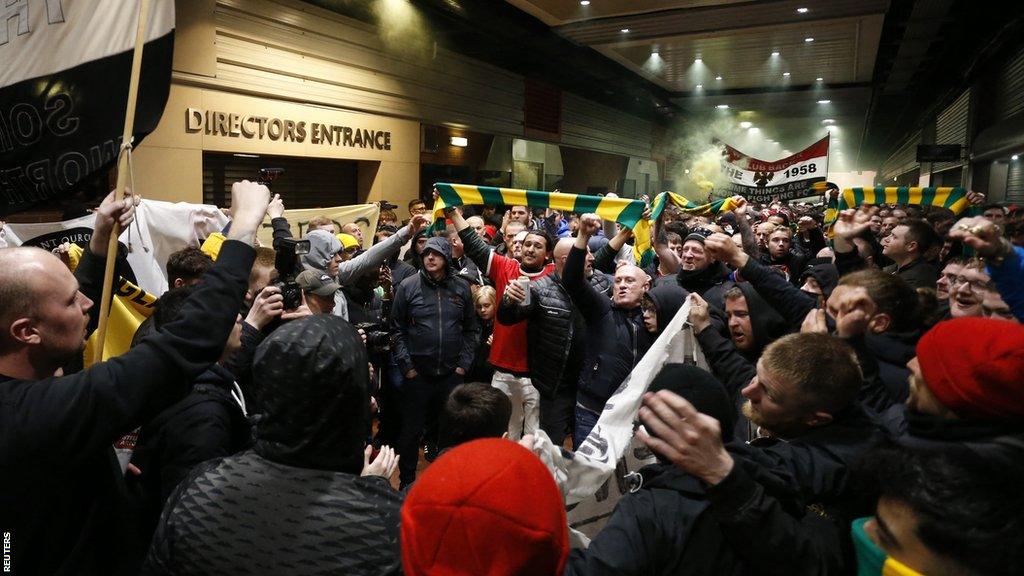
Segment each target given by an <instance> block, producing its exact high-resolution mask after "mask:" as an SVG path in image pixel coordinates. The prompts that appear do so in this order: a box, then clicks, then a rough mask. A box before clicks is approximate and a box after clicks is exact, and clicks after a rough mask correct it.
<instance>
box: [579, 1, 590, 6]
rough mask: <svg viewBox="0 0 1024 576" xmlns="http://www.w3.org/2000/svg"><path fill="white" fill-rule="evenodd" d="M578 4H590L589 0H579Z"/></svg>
mask: <svg viewBox="0 0 1024 576" xmlns="http://www.w3.org/2000/svg"><path fill="white" fill-rule="evenodd" d="M580 6H590V0H580Z"/></svg>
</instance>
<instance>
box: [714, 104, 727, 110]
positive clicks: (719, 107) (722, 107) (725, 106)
mask: <svg viewBox="0 0 1024 576" xmlns="http://www.w3.org/2000/svg"><path fill="white" fill-rule="evenodd" d="M715 108H718V109H719V110H728V109H729V105H728V104H719V105H718V106H715Z"/></svg>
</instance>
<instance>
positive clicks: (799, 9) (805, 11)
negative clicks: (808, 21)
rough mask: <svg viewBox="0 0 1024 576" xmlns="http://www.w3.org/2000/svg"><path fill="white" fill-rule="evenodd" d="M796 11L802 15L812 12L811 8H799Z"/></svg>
mask: <svg viewBox="0 0 1024 576" xmlns="http://www.w3.org/2000/svg"><path fill="white" fill-rule="evenodd" d="M796 11H797V12H798V13H800V14H807V13H808V12H810V8H797V9H796Z"/></svg>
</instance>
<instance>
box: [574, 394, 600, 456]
mask: <svg viewBox="0 0 1024 576" xmlns="http://www.w3.org/2000/svg"><path fill="white" fill-rule="evenodd" d="M600 417H601V415H600V414H598V413H597V412H594V411H593V410H589V409H587V408H584V407H583V406H581V405H580V404H579V402H577V403H576V429H575V431H574V432H573V435H572V449H573V450H579V447H580V445H581V444H583V441H584V440H586V439H587V436H589V435H590V431H591V430H593V429H594V426H597V420H598V419H599V418H600Z"/></svg>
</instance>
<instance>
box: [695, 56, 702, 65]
mask: <svg viewBox="0 0 1024 576" xmlns="http://www.w3.org/2000/svg"><path fill="white" fill-rule="evenodd" d="M703 61H704V60H702V59H701V57H700V56H697V57H696V58H694V59H693V63H694V64H700V63H701V62H703Z"/></svg>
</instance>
